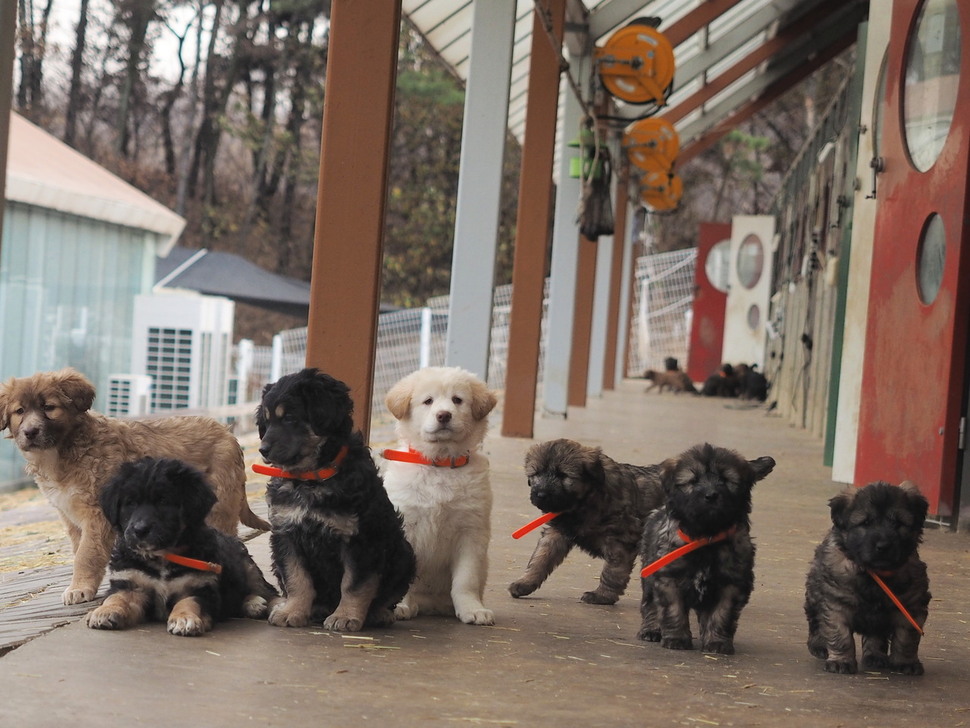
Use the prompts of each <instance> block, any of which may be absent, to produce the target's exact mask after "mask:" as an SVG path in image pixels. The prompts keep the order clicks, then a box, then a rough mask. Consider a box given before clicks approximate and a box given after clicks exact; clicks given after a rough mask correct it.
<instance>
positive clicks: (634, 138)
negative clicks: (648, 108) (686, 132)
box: [623, 117, 680, 172]
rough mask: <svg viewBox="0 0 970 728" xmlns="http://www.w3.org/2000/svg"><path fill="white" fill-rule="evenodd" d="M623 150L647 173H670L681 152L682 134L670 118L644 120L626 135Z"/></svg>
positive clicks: (632, 127)
mask: <svg viewBox="0 0 970 728" xmlns="http://www.w3.org/2000/svg"><path fill="white" fill-rule="evenodd" d="M623 148H624V149H625V150H626V153H627V156H628V157H629V158H630V162H631V163H632V164H633V165H634V166H636V167H637V168H639V169H642V170H643V171H644V172H669V171H670V170H671V169H672V168H673V166H674V162H675V161H676V159H677V153H678V152H680V135H679V134H677V130H676V129H675V128H674V125H673V124H671V123H670V122H669V121H667V120H666V119H661V118H657V117H653V118H650V119H640V120H639V121H637V122H635V123H633V124H631V125H630V126H629V127H628V128H627V130H626V131H625V132H623Z"/></svg>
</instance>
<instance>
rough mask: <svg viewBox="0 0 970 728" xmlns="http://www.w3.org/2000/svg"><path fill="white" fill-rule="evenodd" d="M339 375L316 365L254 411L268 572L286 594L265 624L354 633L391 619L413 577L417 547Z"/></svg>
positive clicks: (280, 385) (267, 393)
mask: <svg viewBox="0 0 970 728" xmlns="http://www.w3.org/2000/svg"><path fill="white" fill-rule="evenodd" d="M353 411H354V405H353V402H352V401H351V399H350V389H349V388H348V387H347V385H346V384H344V383H343V382H341V381H339V380H337V379H334V378H333V377H331V376H330V375H328V374H324V373H323V372H320V371H318V370H316V369H310V368H308V369H304V370H303V371H301V372H299V373H297V374H288V375H286V376H284V377H281V378H280V380H279V381H278V382H276V383H275V384H268V385H267V386H266V387H265V389H264V390H263V397H262V401H261V403H260V405H259V410H258V411H257V413H256V425H257V429H258V430H259V437H260V440H261V442H260V447H259V452H260V454H261V455H262V456H263V458H264V460H265V461H266V462H267V463H268V464H269V465H270V466H272V467H265V466H262V465H254V466H253V470H255V471H256V472H259V473H263V474H267V475H270V476H272V477H271V479H270V481H269V483H268V484H267V486H266V500H267V502H268V503H269V520H270V523H271V524H272V525H273V531H272V533H271V534H270V548H271V549H272V556H273V573H274V574H275V575H276V578H277V580H278V581H279V584H280V587H281V589H282V591H283V597H284V598H283V599H282V600H280V601H278V602H276V603H275V604H274V605H273V607H272V609H271V610H270V614H269V622H270V624H273V625H276V626H278V627H302V626H305V625H306V624H308V623H309V622H310V620H311V619H322V620H323V627H324V629H329V630H333V631H335V632H357V631H359V630H360V629H362V628H363V627H365V626H379V627H384V626H388V625H390V624H392V623H393V622H394V606H395V605H396V604H397V603H398V602H399V601H400V600H401V598H402V597H403V596H404V594H405V593H406V592H407V590H408V587H409V585H410V584H411V581H412V579H414V569H415V566H414V551H413V550H412V549H411V546H410V544H408V542H407V540H405V538H404V528H403V526H402V523H401V516H400V514H398V512H397V511H396V510H394V506H393V505H391V501H390V500H389V499H388V497H387V493H386V492H385V491H384V485H383V483H382V482H381V477H380V475H378V473H377V466H376V465H375V464H374V460H373V458H371V454H370V450H369V449H368V447H367V446H366V445H365V444H364V439H363V437H362V436H361V434H360V432H355V431H354V429H353V426H354V423H353Z"/></svg>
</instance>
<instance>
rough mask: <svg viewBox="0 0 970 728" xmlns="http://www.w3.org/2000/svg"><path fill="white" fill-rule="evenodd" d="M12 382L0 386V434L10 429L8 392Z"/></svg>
mask: <svg viewBox="0 0 970 728" xmlns="http://www.w3.org/2000/svg"><path fill="white" fill-rule="evenodd" d="M13 383H14V380H13V379H10V380H9V381H6V382H4V383H3V384H0V432H3V431H4V430H6V429H7V428H8V427H10V390H11V388H12V387H13Z"/></svg>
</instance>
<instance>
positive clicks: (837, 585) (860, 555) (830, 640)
mask: <svg viewBox="0 0 970 728" xmlns="http://www.w3.org/2000/svg"><path fill="white" fill-rule="evenodd" d="M829 506H830V508H831V511H832V529H831V530H830V531H829V532H828V534H827V535H826V536H825V538H824V539H823V540H822V543H821V544H819V546H818V548H817V549H815V559H814V561H813V562H812V566H811V569H810V570H809V572H808V578H807V580H806V584H805V616H806V617H807V618H808V649H809V652H811V653H812V654H813V655H814V656H815V657H818V658H821V659H824V660H825V669H826V670H827V671H828V672H836V673H854V672H855V671H856V669H857V666H856V657H855V655H856V652H855V637H854V636H853V634H854V633H858V634H861V635H862V664H863V667H865V668H866V669H870V670H872V669H880V668H888V669H890V670H892V671H894V672H901V673H904V674H909V675H922V674H923V664H922V663H921V662H920V661H919V658H918V656H917V654H918V650H919V643H920V635H921V634H922V627H923V625H924V624H925V623H926V617H927V615H928V613H929V611H928V607H929V603H930V591H929V579H928V577H927V575H926V564H924V563H923V562H922V561H921V560H920V558H919V553H918V551H917V548H918V546H919V543H920V541H921V540H922V538H923V523H924V521H925V519H926V513H927V510H928V509H929V504H928V503H927V501H926V498H924V497H923V496H922V495H921V494H920V492H919V491H918V490H917V489H916V487H915V486H913V485H912V484H904V485H903V486H896V485H890V484H889V483H884V482H876V483H870V484H869V485H867V486H866V487H865V488H860V489H859V490H850V491H847V492H845V493H842V494H840V495H837V496H835V497H834V498H833V499H832V500H830V501H829ZM877 579H879V580H882V581H883V583H885V584H886V585H887V587H888V588H889V589H890V590H891V591H892V592H893V593H894V594H895V595H896V597H897V598H898V599H899V600H900V602H901V603H902V604H903V607H904V608H905V610H906V612H907V613H908V614H909V615H910V617H912V619H913V621H914V622H915V624H913V623H912V622H910V619H909V617H907V616H906V614H904V613H903V612H902V611H901V610H900V609H898V608H897V607H896V606H894V604H893V602H892V600H891V598H890V597H889V596H888V595H887V594H886V593H884V592H883V589H882V587H880V586H879V583H878V581H877Z"/></svg>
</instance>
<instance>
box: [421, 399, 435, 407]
mask: <svg viewBox="0 0 970 728" xmlns="http://www.w3.org/2000/svg"><path fill="white" fill-rule="evenodd" d="M421 404H423V405H425V406H427V407H430V406H431V405H432V404H434V397H428V398H427V399H425V400H424V402H422V403H421Z"/></svg>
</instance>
